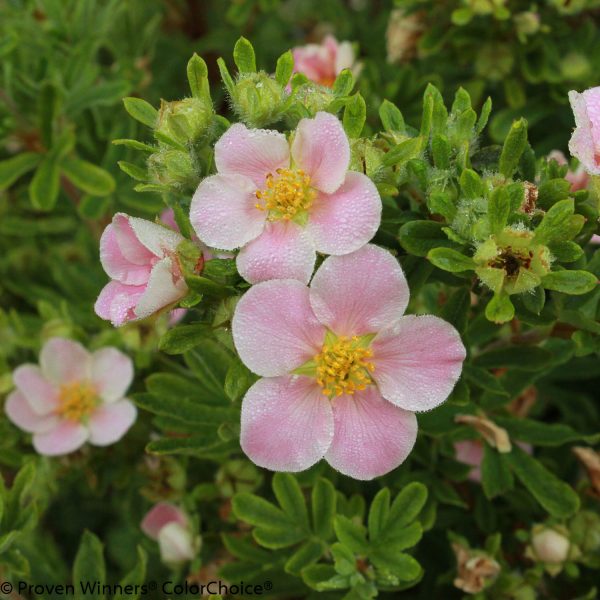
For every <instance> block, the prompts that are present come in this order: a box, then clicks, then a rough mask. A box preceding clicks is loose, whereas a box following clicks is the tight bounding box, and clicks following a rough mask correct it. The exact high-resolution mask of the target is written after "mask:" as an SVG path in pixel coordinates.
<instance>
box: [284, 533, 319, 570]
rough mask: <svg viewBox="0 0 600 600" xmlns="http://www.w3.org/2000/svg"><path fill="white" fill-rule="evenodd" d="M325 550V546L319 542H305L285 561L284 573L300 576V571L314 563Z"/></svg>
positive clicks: (311, 540) (312, 540)
mask: <svg viewBox="0 0 600 600" xmlns="http://www.w3.org/2000/svg"><path fill="white" fill-rule="evenodd" d="M325 550H326V546H325V544H324V543H323V542H321V541H320V540H314V539H310V540H306V542H304V543H303V544H302V545H301V546H300V547H299V548H298V550H296V552H294V554H292V556H290V558H288V560H287V561H286V563H285V565H284V569H285V571H286V573H290V574H292V575H300V572H301V571H302V569H305V568H306V567H308V566H309V565H312V564H314V563H316V562H317V561H318V560H319V559H320V558H321V556H323V553H324V552H325Z"/></svg>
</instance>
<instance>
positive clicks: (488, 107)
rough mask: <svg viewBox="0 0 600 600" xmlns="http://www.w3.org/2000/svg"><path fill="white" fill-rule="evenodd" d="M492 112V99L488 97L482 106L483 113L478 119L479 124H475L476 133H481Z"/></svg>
mask: <svg viewBox="0 0 600 600" xmlns="http://www.w3.org/2000/svg"><path fill="white" fill-rule="evenodd" d="M491 112H492V99H491V98H489V97H488V99H487V100H486V101H485V102H484V103H483V106H482V107H481V113H480V114H479V120H478V121H477V125H476V126H475V133H476V134H477V135H479V134H480V133H481V132H482V131H483V130H484V129H485V126H486V125H487V122H488V119H489V118H490V114H491Z"/></svg>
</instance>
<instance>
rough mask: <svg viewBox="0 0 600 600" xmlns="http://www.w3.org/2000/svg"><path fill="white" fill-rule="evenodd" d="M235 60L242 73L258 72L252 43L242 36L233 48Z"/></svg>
mask: <svg viewBox="0 0 600 600" xmlns="http://www.w3.org/2000/svg"><path fill="white" fill-rule="evenodd" d="M233 62H235V66H236V67H237V68H238V71H239V72H240V73H256V56H255V55H254V48H253V47H252V44H251V43H250V42H249V41H248V40H247V39H246V38H245V37H241V38H240V39H239V40H238V41H237V42H236V43H235V46H234V48H233Z"/></svg>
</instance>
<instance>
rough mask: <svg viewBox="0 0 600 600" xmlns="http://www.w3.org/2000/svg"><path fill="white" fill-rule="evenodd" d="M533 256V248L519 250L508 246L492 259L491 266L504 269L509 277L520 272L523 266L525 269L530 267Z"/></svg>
mask: <svg viewBox="0 0 600 600" xmlns="http://www.w3.org/2000/svg"><path fill="white" fill-rule="evenodd" d="M532 258H533V252H532V251H531V250H527V249H520V250H518V249H513V248H511V247H510V246H508V248H505V249H504V250H503V251H502V253H501V254H500V255H499V256H498V257H497V258H495V259H494V260H493V261H492V263H491V266H492V267H494V268H496V269H504V270H505V271H506V275H507V276H508V277H515V276H516V275H518V274H519V270H520V269H521V267H523V268H524V269H529V268H530V266H531V259H532Z"/></svg>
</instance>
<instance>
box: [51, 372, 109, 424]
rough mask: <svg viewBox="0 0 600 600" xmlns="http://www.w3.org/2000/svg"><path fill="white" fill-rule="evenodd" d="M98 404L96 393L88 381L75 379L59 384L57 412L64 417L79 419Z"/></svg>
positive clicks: (87, 414) (83, 417)
mask: <svg viewBox="0 0 600 600" xmlns="http://www.w3.org/2000/svg"><path fill="white" fill-rule="evenodd" d="M98 404H99V399H98V394H97V393H96V390H95V389H94V388H93V387H92V386H91V385H90V384H89V383H86V382H81V381H75V382H73V383H65V384H64V385H61V386H60V391H59V398H58V410H57V413H58V414H59V415H60V416H61V417H63V418H65V419H69V420H71V421H81V420H83V419H85V417H87V416H89V414H90V413H91V412H92V411H93V410H94V409H95V408H96V407H97V406H98Z"/></svg>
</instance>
